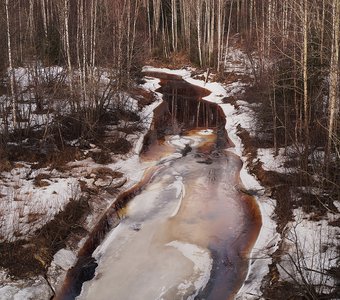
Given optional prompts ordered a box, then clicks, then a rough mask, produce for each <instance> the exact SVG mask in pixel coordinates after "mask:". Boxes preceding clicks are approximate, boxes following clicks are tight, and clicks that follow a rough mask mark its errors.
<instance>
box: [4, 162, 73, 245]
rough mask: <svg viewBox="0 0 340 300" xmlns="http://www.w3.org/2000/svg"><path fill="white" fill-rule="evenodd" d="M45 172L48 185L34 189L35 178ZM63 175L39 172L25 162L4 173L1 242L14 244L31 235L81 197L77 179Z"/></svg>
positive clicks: (44, 170) (42, 170)
mask: <svg viewBox="0 0 340 300" xmlns="http://www.w3.org/2000/svg"><path fill="white" fill-rule="evenodd" d="M39 173H40V174H42V173H44V174H47V175H48V179H43V180H44V182H45V183H46V185H47V186H41V187H38V186H35V185H34V178H35V177H36V176H38V175H39ZM62 176H63V175H62V174H59V173H58V172H56V171H55V172H54V173H53V172H51V171H48V170H47V169H40V170H39V171H34V170H32V167H31V166H29V165H27V164H24V163H22V164H21V166H20V167H17V168H14V169H12V170H11V172H3V173H2V177H1V179H0V183H1V185H0V194H2V195H3V197H2V199H1V204H0V224H1V228H0V240H7V241H13V240H15V239H16V238H17V237H18V236H29V235H30V234H32V233H33V232H34V231H35V230H36V229H38V228H40V227H41V226H43V225H44V224H46V223H47V222H49V221H50V220H51V219H53V217H54V215H55V214H56V213H58V212H59V211H60V210H62V209H63V207H64V206H65V205H66V203H68V202H69V201H70V198H73V199H76V198H77V197H78V195H79V183H78V180H77V179H76V178H71V177H70V178H62Z"/></svg>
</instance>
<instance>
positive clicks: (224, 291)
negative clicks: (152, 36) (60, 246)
mask: <svg viewBox="0 0 340 300" xmlns="http://www.w3.org/2000/svg"><path fill="white" fill-rule="evenodd" d="M151 75H152V76H157V77H160V78H162V81H161V85H162V87H161V88H160V89H159V91H160V92H162V93H163V95H164V100H165V101H164V105H165V106H164V107H163V108H162V109H160V112H161V113H160V112H158V116H157V114H156V117H155V122H154V127H155V131H154V132H153V134H150V137H153V138H150V140H149V142H148V143H147V144H148V147H147V148H146V149H145V151H144V152H143V154H142V155H141V163H142V164H144V166H148V167H149V168H150V170H151V169H152V178H151V180H148V184H147V185H146V186H145V187H144V188H143V189H142V191H141V192H140V193H139V194H138V195H136V196H135V197H134V198H132V199H131V200H130V201H129V202H128V203H127V205H126V206H124V208H123V209H121V210H120V213H121V214H123V215H124V217H123V218H122V220H121V221H120V223H119V225H118V226H117V227H115V228H113V229H112V230H111V231H110V232H109V233H108V234H107V238H106V239H105V241H104V242H103V243H102V244H101V245H100V246H99V247H98V248H97V249H96V250H95V252H94V253H93V256H94V257H95V258H96V260H97V263H98V267H97V268H96V275H95V277H94V278H93V279H92V280H90V281H87V282H85V283H84V285H83V290H82V293H81V295H80V296H79V297H78V298H79V299H97V300H100V299H103V300H104V299H105V300H107V299H124V300H128V299H131V300H132V299H134V300H135V299H214V300H216V299H232V297H233V296H234V295H235V293H236V292H237V290H238V289H239V288H240V286H241V285H242V283H243V281H244V279H245V277H246V274H247V270H248V265H249V264H248V256H249V253H250V251H251V248H252V246H253V244H254V242H255V240H256V238H257V235H258V233H259V230H260V227H261V216H260V212H259V209H258V206H257V204H256V202H255V199H254V198H253V197H251V196H249V195H247V194H245V193H244V192H242V190H243V186H242V182H241V181H240V176H239V175H240V170H241V168H242V160H241V159H240V158H239V157H238V156H237V155H235V154H233V153H232V152H230V151H228V147H229V146H232V145H231V144H230V141H229V140H228V137H227V135H226V133H225V131H224V124H225V118H224V116H223V113H221V111H220V110H219V108H218V106H217V105H215V104H209V103H207V102H205V101H203V100H202V98H203V97H204V96H206V95H208V94H209V91H207V90H204V89H202V88H198V87H195V86H192V85H190V84H188V83H186V82H185V81H184V80H181V79H180V78H178V77H174V76H172V77H169V76H165V75H162V74H149V76H151Z"/></svg>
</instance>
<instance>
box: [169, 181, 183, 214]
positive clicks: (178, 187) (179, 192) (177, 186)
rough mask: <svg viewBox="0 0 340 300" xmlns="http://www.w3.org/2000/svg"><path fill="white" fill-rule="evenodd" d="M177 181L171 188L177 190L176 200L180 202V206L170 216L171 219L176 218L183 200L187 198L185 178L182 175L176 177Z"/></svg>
mask: <svg viewBox="0 0 340 300" xmlns="http://www.w3.org/2000/svg"><path fill="white" fill-rule="evenodd" d="M175 179H176V181H174V183H173V184H172V185H170V186H169V187H170V188H175V189H176V198H177V199H179V201H178V204H177V206H176V208H175V210H174V212H173V213H172V214H171V216H170V217H171V218H172V217H175V216H176V215H177V214H178V212H179V209H180V207H181V205H182V200H183V198H184V197H185V187H184V184H183V177H182V176H180V175H175Z"/></svg>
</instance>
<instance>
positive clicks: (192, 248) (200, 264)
mask: <svg viewBox="0 0 340 300" xmlns="http://www.w3.org/2000/svg"><path fill="white" fill-rule="evenodd" d="M167 246H169V247H174V248H176V249H177V250H179V251H180V252H181V253H182V254H183V255H184V256H185V257H186V258H188V259H190V260H191V261H192V262H193V263H194V274H193V275H192V276H193V277H197V278H196V281H194V286H195V291H196V293H195V294H194V295H191V296H189V297H188V299H195V297H196V296H197V295H198V293H199V292H200V291H201V290H202V289H203V288H204V287H205V286H206V285H207V283H208V281H209V278H210V273H211V269H212V263H213V260H212V258H211V257H210V253H209V252H208V251H207V250H204V249H203V248H200V247H198V246H196V245H192V244H188V243H183V242H180V241H172V242H170V243H168V244H167ZM191 284H192V283H189V282H187V284H186V285H184V284H183V283H181V284H180V286H179V290H180V291H182V293H183V295H184V294H185V292H186V291H187V290H188V289H189V287H190V285H191Z"/></svg>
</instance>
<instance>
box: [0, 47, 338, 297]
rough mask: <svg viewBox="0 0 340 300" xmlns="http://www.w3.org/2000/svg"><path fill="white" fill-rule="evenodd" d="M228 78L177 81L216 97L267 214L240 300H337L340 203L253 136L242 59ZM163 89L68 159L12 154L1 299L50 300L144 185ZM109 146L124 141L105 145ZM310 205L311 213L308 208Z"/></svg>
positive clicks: (5, 188)
mask: <svg viewBox="0 0 340 300" xmlns="http://www.w3.org/2000/svg"><path fill="white" fill-rule="evenodd" d="M158 70H159V69H158ZM163 71H166V70H163ZM226 71H227V72H226V76H225V77H224V78H223V79H222V78H218V77H217V76H215V75H214V74H210V75H209V80H208V82H207V83H206V84H205V83H204V82H205V77H206V76H207V75H208V74H207V73H204V72H203V73H202V72H193V70H192V69H190V71H188V70H180V71H178V70H177V71H173V72H174V73H175V74H179V75H181V76H184V77H185V80H187V81H188V82H189V83H192V84H197V85H200V86H203V87H207V88H209V89H212V90H214V91H215V96H218V97H217V98H218V99H219V100H218V101H219V102H218V103H219V104H220V105H221V107H222V109H223V111H224V112H225V114H226V117H227V127H226V129H227V131H228V135H229V137H230V138H231V139H232V141H233V142H234V144H235V147H234V150H233V151H235V152H236V153H237V154H238V155H240V156H242V157H243V160H244V168H243V170H242V172H241V179H242V181H243V184H244V186H245V189H246V190H245V192H247V193H251V194H253V195H254V196H255V198H256V199H257V201H258V204H259V207H260V209H261V213H262V219H263V226H262V229H261V233H260V236H259V238H258V241H257V243H256V244H255V246H254V249H253V251H252V254H251V260H250V271H249V274H248V277H247V280H246V282H245V284H244V285H243V287H242V288H241V290H240V292H239V294H238V295H237V296H236V298H237V299H261V298H262V299H282V297H283V296H282V295H284V297H285V298H289V297H291V298H292V299H297V298H298V296H297V295H299V296H305V295H306V294H307V293H315V294H318V295H322V294H324V295H325V294H329V295H330V296H329V298H326V297H325V299H337V295H339V294H336V293H339V278H340V276H339V273H340V271H339V265H340V264H339V251H340V246H339V238H340V229H339V226H340V222H339V211H340V203H338V202H334V203H333V202H332V203H329V204H328V205H327V206H326V207H324V206H320V203H319V199H320V195H321V194H322V191H319V190H317V189H315V188H314V187H313V186H307V185H306V184H305V182H304V181H301V180H300V177H299V175H298V172H297V170H296V167H295V166H296V165H297V164H296V161H294V159H296V156H295V149H294V148H293V147H289V148H288V149H283V148H282V149H280V150H279V153H278V155H275V153H274V149H273V148H272V143H271V141H270V137H268V135H266V134H265V133H263V132H262V133H261V132H259V130H257V129H256V127H257V123H258V119H259V118H258V114H259V113H260V110H261V103H262V101H261V99H259V97H256V91H255V90H254V89H253V88H252V82H253V78H252V74H251V73H252V72H251V66H250V65H249V61H247V58H246V55H244V53H242V51H240V50H238V49H234V50H233V51H231V52H230V57H228V69H227V70H226ZM193 77H195V79H194V78H193ZM215 81H219V82H220V83H216V82H215ZM157 86H158V82H157V80H154V81H153V80H148V81H147V84H145V85H144V86H143V89H140V88H139V89H137V90H136V91H134V92H133V93H132V95H130V96H129V99H131V101H132V102H133V103H134V106H135V108H136V110H137V112H138V113H137V114H138V115H139V118H135V117H133V116H131V115H130V116H126V118H125V120H124V122H119V123H117V122H111V123H110V121H109V122H108V124H106V125H105V130H103V132H104V134H103V135H102V136H101V137H100V138H99V139H98V140H96V141H91V142H90V143H83V141H81V140H73V141H70V143H69V144H68V145H67V146H66V147H65V148H64V150H63V151H61V152H58V153H55V154H52V155H45V154H44V155H43V156H42V155H41V153H36V152H35V151H28V150H27V149H32V148H31V147H30V145H29V144H27V147H26V148H24V150H22V149H23V148H22V145H20V147H19V146H18V145H16V144H13V145H11V147H12V149H11V153H12V154H11V157H6V158H2V161H1V163H2V164H1V174H0V199H1V204H0V223H1V233H0V238H1V241H2V243H1V244H0V267H1V270H0V299H25V298H29V297H31V298H34V299H49V298H50V297H51V296H52V295H53V293H54V292H53V290H54V289H56V288H57V287H58V286H59V285H60V283H61V282H62V280H63V278H64V276H65V274H66V271H67V270H68V269H69V268H70V267H72V266H73V264H74V263H75V261H76V253H77V251H78V250H79V249H80V248H81V247H82V245H83V244H84V242H85V239H84V238H85V237H86V236H87V235H88V234H89V232H91V230H92V228H93V227H94V226H95V224H96V222H97V221H98V220H99V219H100V217H101V216H102V215H103V214H104V213H105V211H106V209H107V208H108V207H109V206H110V205H111V204H112V202H114V201H115V199H116V198H117V196H118V195H119V194H120V193H122V191H125V190H127V189H129V188H130V187H131V186H133V185H134V184H135V183H137V182H139V180H140V179H141V178H142V176H143V172H144V170H143V169H138V166H139V164H138V160H139V158H138V155H139V153H140V151H141V149H142V144H143V139H144V135H145V133H146V132H147V130H148V128H149V126H150V124H151V120H152V111H153V109H154V108H155V107H156V106H157V105H158V104H159V101H160V98H159V97H160V95H157V94H155V93H153V92H150V90H151V91H155V90H156V88H157ZM215 99H216V97H215ZM207 100H209V97H208V99H207ZM214 101H216V100H214ZM109 120H110V119H109ZM117 132H119V136H118V137H117ZM113 137H114V138H113ZM112 140H115V141H118V142H117V143H108V142H107V141H112ZM285 152H286V153H287V154H289V155H284V153H285ZM306 199H307V200H308V201H309V202H312V203H314V204H315V205H313V206H307V205H305V203H306ZM311 207H312V209H311ZM287 295H288V296H287ZM332 297H333V298H332Z"/></svg>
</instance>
